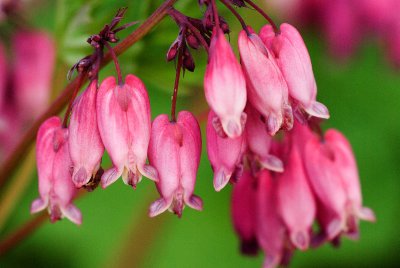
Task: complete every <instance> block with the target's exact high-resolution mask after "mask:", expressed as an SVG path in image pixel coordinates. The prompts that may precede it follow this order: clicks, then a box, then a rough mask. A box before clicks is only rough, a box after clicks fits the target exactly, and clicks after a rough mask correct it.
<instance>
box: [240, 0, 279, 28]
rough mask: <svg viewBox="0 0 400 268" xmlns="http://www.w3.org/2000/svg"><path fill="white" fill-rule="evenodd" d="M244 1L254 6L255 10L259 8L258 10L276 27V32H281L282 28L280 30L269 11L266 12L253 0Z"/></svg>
mask: <svg viewBox="0 0 400 268" xmlns="http://www.w3.org/2000/svg"><path fill="white" fill-rule="evenodd" d="M244 1H246V2H247V3H248V4H249V5H250V6H252V7H253V8H254V9H255V10H257V12H258V13H260V14H261V15H262V16H263V17H264V18H265V19H266V20H267V21H268V22H269V24H271V26H272V28H274V32H275V33H276V34H279V33H280V30H279V28H278V26H276V24H275V22H274V21H273V20H272V19H271V17H270V16H268V14H267V13H265V12H264V10H262V9H261V8H260V7H259V6H257V5H256V4H255V3H254V2H253V1H251V0H244Z"/></svg>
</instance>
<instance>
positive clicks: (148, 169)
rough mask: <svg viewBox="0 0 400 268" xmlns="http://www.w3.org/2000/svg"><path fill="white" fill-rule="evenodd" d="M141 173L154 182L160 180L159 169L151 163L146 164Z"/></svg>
mask: <svg viewBox="0 0 400 268" xmlns="http://www.w3.org/2000/svg"><path fill="white" fill-rule="evenodd" d="M141 173H142V174H143V175H144V176H146V177H147V178H149V179H150V180H152V181H154V182H158V181H159V178H158V171H157V169H155V168H154V167H152V166H150V165H144V166H143V168H142V171H141Z"/></svg>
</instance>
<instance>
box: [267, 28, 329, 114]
mask: <svg viewBox="0 0 400 268" xmlns="http://www.w3.org/2000/svg"><path fill="white" fill-rule="evenodd" d="M260 38H261V39H262V40H263V42H264V44H265V45H266V46H267V47H268V48H270V51H271V52H272V53H273V55H274V57H275V59H276V61H277V63H278V65H279V68H280V70H281V71H282V74H283V77H284V78H285V80H286V83H287V85H288V89H289V95H290V97H292V98H293V100H294V102H295V107H296V108H297V109H304V110H305V111H306V112H307V113H308V114H309V115H312V116H316V117H320V118H325V119H327V118H329V112H328V109H327V108H326V107H325V105H323V104H322V103H319V102H317V101H316V96H317V85H316V82H315V78H314V73H313V70H312V64H311V59H310V55H309V54H308V51H307V47H306V45H305V44H304V41H303V38H302V37H301V35H300V33H299V32H298V31H297V29H296V28H294V27H293V26H292V25H290V24H287V23H284V24H282V25H281V26H280V32H279V33H278V34H276V33H275V32H274V29H273V28H272V26H271V25H266V26H264V27H263V28H262V29H261V31H260Z"/></svg>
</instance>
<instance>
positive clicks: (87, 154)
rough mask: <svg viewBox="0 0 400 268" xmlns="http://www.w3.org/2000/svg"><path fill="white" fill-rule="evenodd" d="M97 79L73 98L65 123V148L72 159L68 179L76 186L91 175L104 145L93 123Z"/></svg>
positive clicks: (98, 162)
mask: <svg viewBox="0 0 400 268" xmlns="http://www.w3.org/2000/svg"><path fill="white" fill-rule="evenodd" d="M96 96H97V80H93V81H91V82H90V84H89V86H88V88H87V89H86V90H85V91H84V92H83V94H82V95H81V96H80V97H79V98H78V99H77V100H76V101H75V103H74V106H73V109H72V113H71V119H70V124H69V127H68V129H69V148H70V154H71V159H72V163H73V174H72V181H73V182H74V184H75V186H76V187H78V188H80V187H82V186H84V185H86V184H87V183H89V181H90V179H91V178H92V177H93V178H94V177H95V175H96V173H97V171H98V169H99V168H100V163H101V157H102V156H103V153H104V145H103V143H102V141H101V138H100V133H99V129H98V127H97V115H96Z"/></svg>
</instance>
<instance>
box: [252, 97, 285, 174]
mask: <svg viewBox="0 0 400 268" xmlns="http://www.w3.org/2000/svg"><path fill="white" fill-rule="evenodd" d="M245 111H246V114H247V122H246V140H247V144H248V148H249V150H250V151H251V153H253V154H254V158H255V160H256V161H258V162H259V163H260V164H261V166H262V167H263V168H266V169H269V170H272V171H275V172H283V163H282V161H281V160H280V159H279V158H277V157H276V156H274V155H272V154H271V152H270V150H271V142H272V138H271V136H270V135H269V134H268V133H267V128H266V127H265V123H264V122H263V121H261V114H260V113H259V112H258V111H257V110H256V109H254V107H253V106H251V105H250V104H248V105H247V106H246V110H245Z"/></svg>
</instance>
